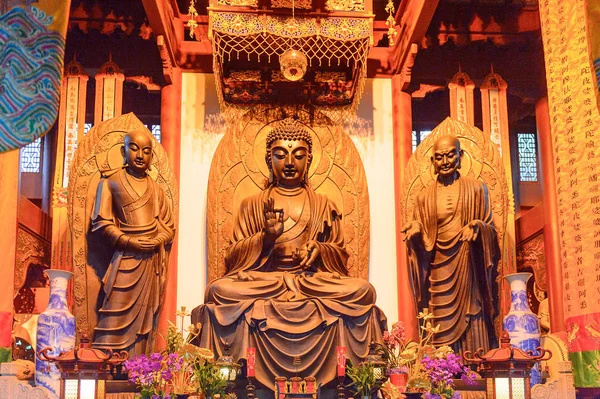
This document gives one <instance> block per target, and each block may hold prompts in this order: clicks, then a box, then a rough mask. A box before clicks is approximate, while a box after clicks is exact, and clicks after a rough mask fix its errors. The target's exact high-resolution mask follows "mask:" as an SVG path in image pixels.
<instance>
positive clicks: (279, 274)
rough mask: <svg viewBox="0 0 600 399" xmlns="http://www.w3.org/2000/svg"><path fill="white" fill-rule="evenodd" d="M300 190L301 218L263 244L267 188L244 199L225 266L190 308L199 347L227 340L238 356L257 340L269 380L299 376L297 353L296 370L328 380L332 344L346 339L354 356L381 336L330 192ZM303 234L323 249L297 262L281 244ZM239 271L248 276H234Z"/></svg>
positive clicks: (259, 372) (261, 371) (262, 372)
mask: <svg viewBox="0 0 600 399" xmlns="http://www.w3.org/2000/svg"><path fill="white" fill-rule="evenodd" d="M305 192H306V200H305V203H304V207H303V209H302V213H301V215H300V217H299V218H298V220H297V221H296V222H295V223H292V224H291V225H289V226H286V227H285V228H284V232H283V234H282V235H281V236H280V237H279V238H278V239H277V240H276V242H275V246H274V248H271V249H267V250H265V249H264V248H263V240H264V233H263V228H264V214H263V209H264V205H263V204H264V201H265V200H266V199H267V198H269V195H270V190H265V191H263V192H262V193H260V194H258V195H255V196H252V197H249V198H247V199H245V200H244V201H243V202H242V204H241V206H240V211H239V213H238V216H237V220H236V222H235V226H234V231H233V239H232V244H231V246H230V247H229V248H228V249H227V251H226V255H225V264H226V267H227V270H228V272H227V274H226V275H225V276H224V277H223V278H220V279H217V280H215V281H213V282H212V283H210V284H209V285H208V287H207V289H206V295H205V304H204V305H201V306H199V307H197V308H196V309H194V311H193V312H192V322H194V323H196V322H200V323H201V324H202V330H201V333H200V336H199V337H198V341H199V342H198V344H199V345H200V346H201V347H208V348H211V349H213V350H214V351H216V352H217V353H221V351H222V348H223V345H224V344H225V343H229V344H231V346H232V352H233V356H234V358H235V359H239V358H245V357H246V349H247V348H248V347H256V348H257V353H256V366H255V367H256V378H257V379H258V380H259V381H260V382H261V383H263V384H264V385H266V386H267V387H272V386H273V383H274V381H275V377H277V376H287V377H291V376H293V375H296V370H297V368H296V366H294V365H293V360H294V356H299V357H300V360H301V365H300V366H299V367H298V373H299V374H300V375H302V376H309V375H312V376H315V377H316V378H317V380H318V381H319V382H321V383H326V382H328V381H331V380H332V379H333V378H335V372H336V358H337V357H336V347H337V346H345V347H346V348H347V355H348V357H349V358H350V359H352V360H353V361H354V362H357V361H359V360H360V358H363V357H365V356H366V355H367V353H368V350H369V348H368V345H369V343H370V342H371V341H381V340H382V328H385V324H386V320H385V316H384V315H383V313H382V312H381V311H380V310H379V308H377V307H376V306H375V300H376V294H375V289H374V288H373V286H371V284H369V283H368V282H367V281H365V280H363V279H360V278H353V277H348V271H347V268H346V262H347V259H348V254H347V253H346V251H345V249H344V238H343V231H342V224H341V215H340V212H339V211H338V210H337V209H336V207H335V205H334V204H333V203H332V202H331V201H329V200H328V199H327V197H325V196H322V195H318V194H316V193H314V192H313V191H312V190H310V189H306V190H305ZM308 240H315V241H316V242H317V245H318V247H319V250H320V251H319V252H320V255H319V257H318V258H317V260H316V261H315V262H314V263H313V264H312V265H311V267H310V268H309V269H302V268H301V267H300V266H299V260H298V259H295V258H294V257H293V256H292V254H290V253H285V248H289V247H290V245H289V243H290V242H293V243H294V245H292V246H291V247H294V246H295V245H296V243H297V244H298V245H297V247H300V246H301V244H304V243H306V242H307V241H308ZM284 243H287V244H288V245H286V246H284V245H283V244H284ZM239 272H244V273H247V275H248V278H249V279H248V280H241V279H238V273H239Z"/></svg>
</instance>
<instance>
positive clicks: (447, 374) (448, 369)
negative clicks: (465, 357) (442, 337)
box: [421, 346, 477, 399]
mask: <svg viewBox="0 0 600 399" xmlns="http://www.w3.org/2000/svg"><path fill="white" fill-rule="evenodd" d="M440 349H442V350H440V351H436V353H435V356H433V357H429V356H425V357H424V358H423V360H422V361H421V363H422V364H423V368H424V370H425V373H426V374H427V376H428V378H429V380H430V381H431V388H430V389H429V391H428V392H427V393H425V394H424V395H423V397H424V398H425V399H457V398H460V394H459V393H457V392H456V391H455V386H454V380H453V377H455V376H456V377H458V376H460V378H461V379H462V380H464V381H466V382H467V383H472V382H473V381H474V380H475V378H476V377H477V375H476V374H475V373H474V372H473V371H471V370H469V368H468V367H467V366H465V365H464V364H463V362H462V360H461V358H460V356H458V355H456V354H455V353H454V352H453V351H452V349H451V348H450V347H448V346H444V347H441V348H440Z"/></svg>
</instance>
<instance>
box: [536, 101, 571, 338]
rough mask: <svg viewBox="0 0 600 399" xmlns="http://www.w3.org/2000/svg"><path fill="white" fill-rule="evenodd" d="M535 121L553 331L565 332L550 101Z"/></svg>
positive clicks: (542, 105)
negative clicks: (538, 145)
mask: <svg viewBox="0 0 600 399" xmlns="http://www.w3.org/2000/svg"><path fill="white" fill-rule="evenodd" d="M535 122H536V124H537V131H538V140H539V144H540V150H541V153H542V157H541V158H542V182H543V189H544V202H543V204H544V248H545V250H546V276H547V279H548V306H549V308H550V332H559V331H564V330H565V315H564V305H563V303H564V302H563V276H562V267H561V260H560V259H561V258H560V235H559V230H558V228H559V226H558V198H557V195H556V173H555V170H554V152H553V144H552V135H551V131H550V114H549V110H548V99H547V98H542V99H540V100H538V102H537V103H536V104H535Z"/></svg>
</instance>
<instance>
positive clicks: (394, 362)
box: [378, 309, 440, 392]
mask: <svg viewBox="0 0 600 399" xmlns="http://www.w3.org/2000/svg"><path fill="white" fill-rule="evenodd" d="M432 318H433V314H432V313H429V311H428V310H427V309H424V310H423V311H422V312H419V314H418V315H417V319H419V320H420V324H421V328H420V329H419V341H418V342H415V341H412V340H410V339H408V338H407V337H406V333H405V328H404V324H403V323H402V322H401V321H399V322H397V323H395V324H394V325H393V326H392V330H391V331H390V332H388V331H386V332H384V333H383V344H379V345H378V350H379V351H380V353H381V354H382V357H383V358H384V359H385V360H386V361H387V364H388V368H389V369H390V373H391V374H393V373H398V372H403V373H407V374H408V383H407V388H408V391H412V392H425V391H426V390H427V388H428V387H429V385H430V383H429V380H428V378H427V374H426V372H425V370H424V368H423V364H422V362H421V361H422V359H423V357H424V356H425V355H427V354H433V353H435V351H436V349H435V347H434V346H433V345H432V344H431V340H432V339H433V336H434V335H435V333H437V332H438V331H439V329H440V327H439V325H438V326H433V325H432V324H431V321H429V320H430V319H432Z"/></svg>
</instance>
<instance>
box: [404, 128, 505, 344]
mask: <svg viewBox="0 0 600 399" xmlns="http://www.w3.org/2000/svg"><path fill="white" fill-rule="evenodd" d="M462 155H463V151H462V150H461V148H460V141H459V140H458V139H457V138H456V137H455V136H442V137H440V138H439V139H438V140H437V141H436V142H435V144H434V147H433V156H432V157H431V163H432V164H433V167H434V171H435V173H436V175H437V179H436V180H435V181H434V182H433V183H432V184H431V185H430V186H429V187H427V188H425V189H423V191H421V192H420V193H419V195H418V196H417V200H416V203H415V208H414V212H413V220H412V221H410V222H408V223H407V224H406V225H405V226H404V228H403V230H402V232H403V233H405V236H404V239H405V240H406V241H407V244H408V245H407V246H408V252H409V262H410V266H411V270H412V272H413V285H414V286H415V287H414V288H415V291H416V295H415V296H416V298H417V300H418V301H419V303H418V305H419V307H420V308H429V311H430V312H431V313H433V314H434V320H433V321H432V322H433V324H434V325H435V324H439V325H440V331H439V332H438V333H437V334H436V335H435V336H434V339H433V343H434V344H435V345H449V346H451V347H452V348H453V349H454V350H455V352H461V351H464V350H471V351H476V350H477V349H478V348H483V349H484V350H485V351H487V350H488V349H489V348H490V347H495V346H496V338H495V333H494V325H493V320H494V317H495V315H496V313H497V300H496V294H495V292H496V290H495V288H494V284H495V273H496V266H497V265H498V261H499V259H500V249H499V247H498V242H497V239H496V229H495V227H494V224H493V221H492V208H491V205H490V197H489V195H488V189H487V187H486V186H485V184H484V183H483V182H481V181H479V180H474V179H471V178H469V177H466V176H461V174H460V172H459V169H460V160H461V156H462Z"/></svg>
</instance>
